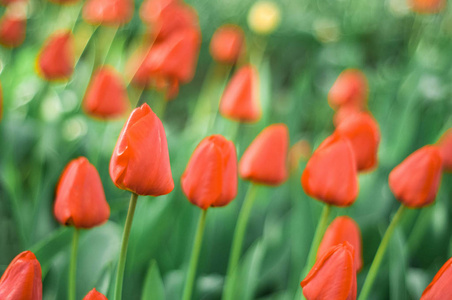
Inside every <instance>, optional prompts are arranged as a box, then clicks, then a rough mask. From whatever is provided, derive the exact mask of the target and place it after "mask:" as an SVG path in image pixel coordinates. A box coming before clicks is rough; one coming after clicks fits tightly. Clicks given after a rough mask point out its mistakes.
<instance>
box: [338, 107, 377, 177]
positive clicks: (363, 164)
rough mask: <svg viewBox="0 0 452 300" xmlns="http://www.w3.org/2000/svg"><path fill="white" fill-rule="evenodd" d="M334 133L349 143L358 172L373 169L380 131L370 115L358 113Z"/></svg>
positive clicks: (340, 125) (345, 121)
mask: <svg viewBox="0 0 452 300" xmlns="http://www.w3.org/2000/svg"><path fill="white" fill-rule="evenodd" d="M336 132H337V134H338V135H340V136H342V137H344V138H347V139H348V140H349V141H350V143H351V145H352V148H353V152H354V153H355V159H356V165H357V167H358V171H368V170H370V169H372V168H374V167H375V165H376V164H377V152H378V145H379V143H380V129H379V128H378V124H377V122H376V121H375V120H374V118H372V116H371V115H370V114H368V113H359V114H356V115H354V116H352V117H350V118H348V119H346V120H344V121H343V122H342V123H340V124H339V126H338V127H337V128H336Z"/></svg>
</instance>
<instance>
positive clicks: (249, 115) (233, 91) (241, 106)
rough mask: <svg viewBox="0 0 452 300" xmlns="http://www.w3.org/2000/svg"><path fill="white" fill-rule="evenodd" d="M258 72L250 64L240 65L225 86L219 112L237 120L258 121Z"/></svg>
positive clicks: (259, 112) (259, 106) (260, 113)
mask: <svg viewBox="0 0 452 300" xmlns="http://www.w3.org/2000/svg"><path fill="white" fill-rule="evenodd" d="M258 76H259V74H258V72H257V70H256V69H255V68H254V67H253V66H252V65H246V66H243V67H241V68H240V69H239V70H238V71H237V72H236V73H235V74H234V76H233V77H232V78H231V80H230V81H229V83H228V85H227V86H226V88H225V90H224V93H223V96H222V97H221V101H220V113H221V114H222V115H223V116H224V117H226V118H230V119H232V120H235V121H238V122H257V121H259V119H260V117H261V115H262V110H261V105H260V102H259V83H258Z"/></svg>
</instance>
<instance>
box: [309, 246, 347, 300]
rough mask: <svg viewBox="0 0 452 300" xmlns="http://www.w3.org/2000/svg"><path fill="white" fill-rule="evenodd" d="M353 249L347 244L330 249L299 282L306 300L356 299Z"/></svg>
mask: <svg viewBox="0 0 452 300" xmlns="http://www.w3.org/2000/svg"><path fill="white" fill-rule="evenodd" d="M354 256H355V255H354V249H353V246H352V245H350V244H349V243H348V242H344V243H341V244H339V245H337V246H334V247H331V248H330V249H329V251H328V252H326V253H325V254H324V255H323V256H322V257H320V258H319V259H318V260H317V261H316V263H315V264H314V266H313V267H312V269H311V271H310V272H309V273H308V275H307V276H306V278H305V279H303V281H302V282H301V287H302V288H303V295H304V296H305V297H306V299H307V300H318V299H325V300H326V299H335V300H349V299H356V267H355V266H354Z"/></svg>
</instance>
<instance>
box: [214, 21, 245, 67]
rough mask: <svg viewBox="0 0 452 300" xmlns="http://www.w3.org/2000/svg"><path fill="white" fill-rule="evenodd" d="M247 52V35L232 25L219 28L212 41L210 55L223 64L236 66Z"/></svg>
mask: <svg viewBox="0 0 452 300" xmlns="http://www.w3.org/2000/svg"><path fill="white" fill-rule="evenodd" d="M243 52H245V34H244V33H243V30H242V29H241V28H240V27H239V26H237V25H232V24H227V25H223V26H221V27H219V28H218V29H217V30H216V31H215V33H214V34H213V36H212V40H211V41H210V54H211V55H212V57H213V59H214V60H215V61H217V62H219V63H222V64H235V63H236V62H237V60H238V59H239V57H240V55H241V54H242V53H243Z"/></svg>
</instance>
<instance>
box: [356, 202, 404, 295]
mask: <svg viewBox="0 0 452 300" xmlns="http://www.w3.org/2000/svg"><path fill="white" fill-rule="evenodd" d="M405 211H406V207H405V206H404V205H400V207H399V209H398V210H397V212H396V214H395V215H394V218H392V221H391V223H390V224H389V227H388V229H386V232H385V234H384V236H383V239H382V240H381V243H380V246H378V250H377V253H376V254H375V257H374V260H373V262H372V265H371V266H370V269H369V272H368V273H367V277H366V280H365V281H364V285H363V288H362V289H361V293H360V294H359V298H358V300H364V299H367V297H368V296H369V293H370V290H371V289H372V285H373V283H374V281H375V278H376V277H377V274H378V269H379V268H380V265H381V262H382V261H383V257H384V255H385V252H386V249H387V248H388V245H389V241H390V240H391V237H392V234H393V233H394V229H395V228H396V227H397V224H398V223H399V221H400V219H401V217H402V215H403V213H404V212H405Z"/></svg>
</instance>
